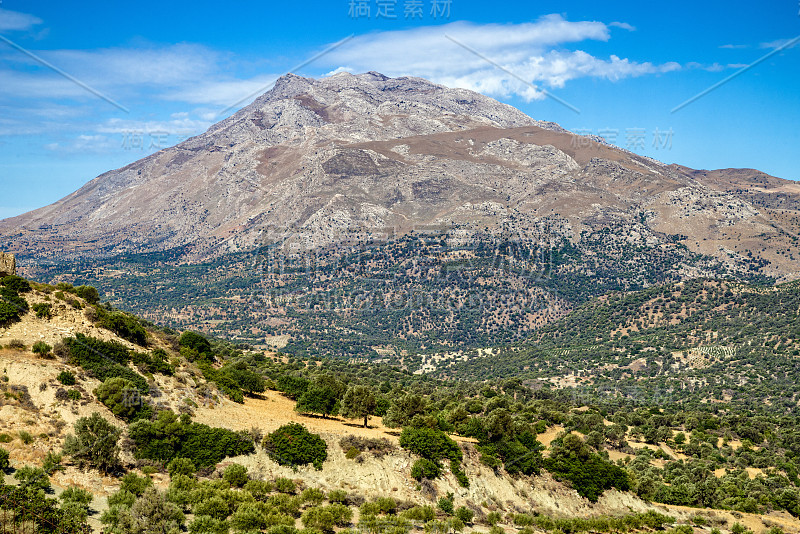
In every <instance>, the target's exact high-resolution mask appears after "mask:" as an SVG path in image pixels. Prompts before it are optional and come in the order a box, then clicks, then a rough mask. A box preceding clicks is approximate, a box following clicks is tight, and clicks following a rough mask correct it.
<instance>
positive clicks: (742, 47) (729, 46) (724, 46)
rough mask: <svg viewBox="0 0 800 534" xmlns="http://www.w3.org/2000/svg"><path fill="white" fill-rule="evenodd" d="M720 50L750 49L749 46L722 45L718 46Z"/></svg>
mask: <svg viewBox="0 0 800 534" xmlns="http://www.w3.org/2000/svg"><path fill="white" fill-rule="evenodd" d="M720 48H727V49H730V50H741V49H744V48H750V45H746V44H724V45H720Z"/></svg>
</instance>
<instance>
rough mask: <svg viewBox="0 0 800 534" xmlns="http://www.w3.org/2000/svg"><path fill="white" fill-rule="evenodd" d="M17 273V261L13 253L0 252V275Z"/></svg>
mask: <svg viewBox="0 0 800 534" xmlns="http://www.w3.org/2000/svg"><path fill="white" fill-rule="evenodd" d="M10 274H17V261H16V260H15V259H14V255H13V254H6V253H4V252H0V276H8V275H10Z"/></svg>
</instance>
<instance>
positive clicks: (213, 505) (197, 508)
mask: <svg viewBox="0 0 800 534" xmlns="http://www.w3.org/2000/svg"><path fill="white" fill-rule="evenodd" d="M192 513H193V514H194V515H207V516H210V517H213V518H214V519H219V520H224V519H225V518H227V517H228V516H229V515H230V514H231V507H230V505H229V504H228V502H227V501H226V500H225V499H223V498H222V496H221V495H214V496H212V497H211V498H208V499H203V500H202V501H200V502H197V503H195V504H194V506H192Z"/></svg>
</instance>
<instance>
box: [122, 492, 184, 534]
mask: <svg viewBox="0 0 800 534" xmlns="http://www.w3.org/2000/svg"><path fill="white" fill-rule="evenodd" d="M118 517H119V518H118V528H119V530H120V531H121V532H125V533H127V532H130V533H133V532H143V533H144V532H174V531H177V530H179V529H180V527H181V526H182V525H183V523H184V520H185V519H184V516H183V513H181V511H180V509H179V508H178V507H177V506H176V505H175V504H173V503H171V502H169V501H167V499H166V497H165V496H164V494H162V493H160V492H159V491H158V490H156V489H155V488H148V489H147V490H145V492H144V493H143V494H142V496H141V497H139V498H138V499H136V502H134V503H133V505H132V506H131V507H130V508H129V509H122V510H120V511H119V516H118Z"/></svg>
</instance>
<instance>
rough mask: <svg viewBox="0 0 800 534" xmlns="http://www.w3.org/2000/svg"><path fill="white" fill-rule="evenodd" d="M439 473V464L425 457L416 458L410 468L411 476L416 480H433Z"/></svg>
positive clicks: (440, 472) (440, 469)
mask: <svg viewBox="0 0 800 534" xmlns="http://www.w3.org/2000/svg"><path fill="white" fill-rule="evenodd" d="M441 474H442V468H441V467H440V466H439V464H437V463H436V462H434V461H432V460H428V459H427V458H420V459H418V460H417V461H416V462H414V466H413V467H412V468H411V477H412V478H415V479H416V480H422V479H423V478H428V479H431V480H433V479H435V478H439V477H440V476H441Z"/></svg>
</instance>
